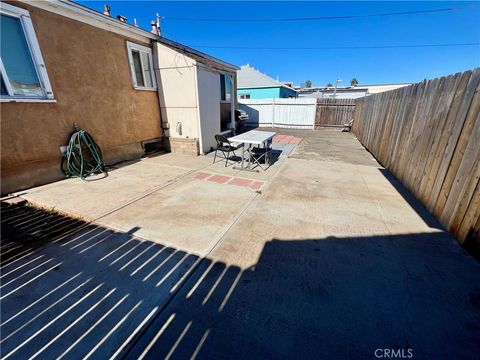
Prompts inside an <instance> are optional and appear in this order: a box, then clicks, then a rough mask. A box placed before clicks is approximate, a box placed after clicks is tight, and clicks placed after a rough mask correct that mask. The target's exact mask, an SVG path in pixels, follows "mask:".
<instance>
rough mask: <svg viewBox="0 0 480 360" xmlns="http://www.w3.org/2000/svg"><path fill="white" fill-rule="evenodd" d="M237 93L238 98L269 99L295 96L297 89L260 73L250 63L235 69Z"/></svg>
mask: <svg viewBox="0 0 480 360" xmlns="http://www.w3.org/2000/svg"><path fill="white" fill-rule="evenodd" d="M237 82H238V84H237V94H238V98H239V99H269V98H291V97H297V91H296V90H295V89H293V88H291V87H290V86H287V85H285V84H283V83H281V82H278V81H276V80H274V79H272V78H271V77H269V76H267V75H265V74H262V73H261V72H259V71H258V70H256V69H254V68H253V67H251V66H250V65H248V64H247V65H243V66H241V67H240V70H238V71H237Z"/></svg>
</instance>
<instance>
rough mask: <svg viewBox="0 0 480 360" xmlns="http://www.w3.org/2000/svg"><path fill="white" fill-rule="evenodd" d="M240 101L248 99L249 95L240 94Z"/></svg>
mask: <svg viewBox="0 0 480 360" xmlns="http://www.w3.org/2000/svg"><path fill="white" fill-rule="evenodd" d="M240 99H250V94H240Z"/></svg>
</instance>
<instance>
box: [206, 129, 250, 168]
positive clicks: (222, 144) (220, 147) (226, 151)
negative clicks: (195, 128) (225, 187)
mask: <svg viewBox="0 0 480 360" xmlns="http://www.w3.org/2000/svg"><path fill="white" fill-rule="evenodd" d="M215 141H216V142H217V148H216V149H215V156H214V157H213V163H214V164H215V161H216V159H217V153H218V152H219V151H220V152H221V153H222V155H223V156H221V157H222V158H223V159H225V167H227V165H228V159H229V157H230V153H233V156H235V157H237V154H235V150H238V149H240V148H241V147H242V146H243V144H239V145H236V146H234V145H232V144H231V143H230V141H229V140H228V139H227V138H226V137H225V136H222V135H215Z"/></svg>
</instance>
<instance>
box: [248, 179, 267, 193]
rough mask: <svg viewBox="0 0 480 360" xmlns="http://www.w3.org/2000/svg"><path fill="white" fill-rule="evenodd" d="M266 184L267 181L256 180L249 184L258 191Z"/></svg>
mask: <svg viewBox="0 0 480 360" xmlns="http://www.w3.org/2000/svg"><path fill="white" fill-rule="evenodd" d="M264 184H265V181H254V182H252V183H251V184H250V185H249V186H250V189H253V190H255V191H258V190H260V189H261V188H262V186H263V185H264Z"/></svg>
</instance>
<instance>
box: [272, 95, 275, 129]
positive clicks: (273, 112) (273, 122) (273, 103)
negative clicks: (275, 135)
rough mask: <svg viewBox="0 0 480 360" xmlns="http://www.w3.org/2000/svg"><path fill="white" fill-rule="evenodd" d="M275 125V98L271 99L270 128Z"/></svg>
mask: <svg viewBox="0 0 480 360" xmlns="http://www.w3.org/2000/svg"><path fill="white" fill-rule="evenodd" d="M274 127H275V98H273V99H272V128H274Z"/></svg>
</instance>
